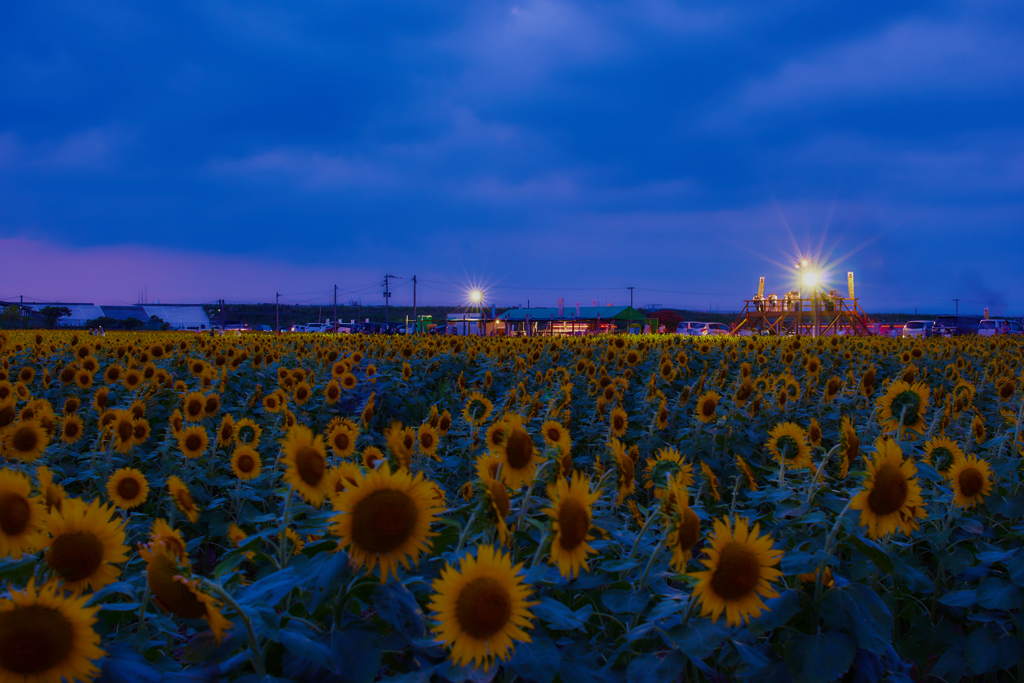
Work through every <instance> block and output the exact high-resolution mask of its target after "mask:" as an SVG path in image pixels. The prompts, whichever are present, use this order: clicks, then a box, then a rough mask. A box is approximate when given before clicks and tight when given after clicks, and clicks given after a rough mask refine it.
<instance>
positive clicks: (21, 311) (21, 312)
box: [18, 294, 25, 329]
mask: <svg viewBox="0 0 1024 683" xmlns="http://www.w3.org/2000/svg"><path fill="white" fill-rule="evenodd" d="M18 300H19V301H21V306H18V320H19V321H20V322H21V329H25V310H24V306H25V295H24V294H22V295H21V296H19V297H18Z"/></svg>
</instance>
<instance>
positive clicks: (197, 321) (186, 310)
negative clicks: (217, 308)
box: [144, 304, 210, 329]
mask: <svg viewBox="0 0 1024 683" xmlns="http://www.w3.org/2000/svg"><path fill="white" fill-rule="evenodd" d="M144 308H145V309H146V320H149V316H151V315H155V316H156V317H158V318H160V319H161V320H163V321H164V322H165V323H168V324H169V325H170V326H171V329H180V328H182V327H199V326H200V325H206V326H207V327H209V326H210V317H209V316H208V315H206V311H205V310H204V309H203V307H202V306H183V305H181V304H174V305H162V306H150V305H148V304H147V305H146V306H144Z"/></svg>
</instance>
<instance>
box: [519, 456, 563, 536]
mask: <svg viewBox="0 0 1024 683" xmlns="http://www.w3.org/2000/svg"><path fill="white" fill-rule="evenodd" d="M552 462H554V461H553V460H551V459H550V458H549V459H547V460H545V461H544V462H542V463H541V464H540V466H539V467H538V468H537V471H536V472H534V473H533V479H532V480H530V485H529V486H528V487H527V489H526V495H525V496H524V497H523V500H522V502H521V503H520V504H519V515H518V516H516V529H522V528H523V518H524V517H526V508H528V507H529V506H530V497H531V496H532V495H533V487H534V486H535V485H536V484H537V480H538V479H540V473H541V472H543V471H544V468H545V467H547V466H548V465H550V464H551V463H552Z"/></svg>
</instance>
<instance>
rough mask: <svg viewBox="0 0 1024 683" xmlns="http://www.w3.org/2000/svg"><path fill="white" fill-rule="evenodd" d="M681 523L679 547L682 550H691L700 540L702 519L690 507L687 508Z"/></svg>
mask: <svg viewBox="0 0 1024 683" xmlns="http://www.w3.org/2000/svg"><path fill="white" fill-rule="evenodd" d="M681 517H682V519H681V520H680V523H679V531H678V536H677V537H678V545H679V549H680V550H689V549H690V548H692V547H693V546H695V545H697V541H699V540H700V517H698V516H697V513H696V512H694V511H693V510H691V509H690V508H689V507H687V508H685V509H684V510H683V512H682V515H681Z"/></svg>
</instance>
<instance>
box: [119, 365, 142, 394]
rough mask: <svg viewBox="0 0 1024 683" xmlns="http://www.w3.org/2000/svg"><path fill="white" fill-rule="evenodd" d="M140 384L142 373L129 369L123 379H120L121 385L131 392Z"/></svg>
mask: <svg viewBox="0 0 1024 683" xmlns="http://www.w3.org/2000/svg"><path fill="white" fill-rule="evenodd" d="M140 384H142V373H140V372H139V371H138V370H136V369H134V368H131V369H129V370H128V371H127V372H125V373H124V377H122V378H121V385H122V386H123V387H124V388H125V389H128V390H129V391H131V390H132V389H135V388H136V387H138V386H139V385H140Z"/></svg>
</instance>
